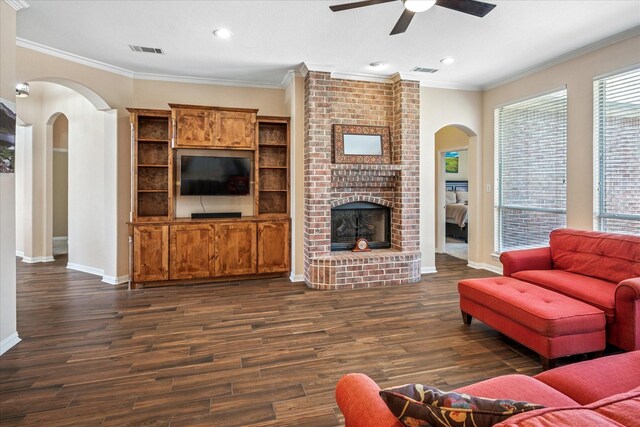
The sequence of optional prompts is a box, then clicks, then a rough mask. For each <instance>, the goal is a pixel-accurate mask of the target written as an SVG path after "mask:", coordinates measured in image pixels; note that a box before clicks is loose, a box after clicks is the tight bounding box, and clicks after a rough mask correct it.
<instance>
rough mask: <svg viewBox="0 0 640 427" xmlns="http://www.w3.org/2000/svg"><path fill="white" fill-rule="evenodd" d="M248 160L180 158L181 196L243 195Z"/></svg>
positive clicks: (247, 182) (248, 173)
mask: <svg viewBox="0 0 640 427" xmlns="http://www.w3.org/2000/svg"><path fill="white" fill-rule="evenodd" d="M250 179H251V160H250V159H248V158H245V157H210V156H182V157H181V160H180V195H181V196H246V195H248V194H250V190H251V184H250Z"/></svg>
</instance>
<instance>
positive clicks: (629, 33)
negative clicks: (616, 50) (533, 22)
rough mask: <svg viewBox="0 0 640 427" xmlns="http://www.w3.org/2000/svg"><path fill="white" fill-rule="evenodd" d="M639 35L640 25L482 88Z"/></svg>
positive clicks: (538, 70) (507, 81)
mask: <svg viewBox="0 0 640 427" xmlns="http://www.w3.org/2000/svg"><path fill="white" fill-rule="evenodd" d="M637 35H640V25H638V26H636V27H633V28H631V29H629V30H626V31H623V32H621V33H618V34H615V35H613V36H611V37H607V38H606V39H603V40H600V41H597V42H595V43H591V44H589V45H586V46H583V47H581V48H578V49H576V50H572V51H571V52H569V53H566V54H564V55H560V56H558V57H556V58H553V59H551V60H549V61H546V62H543V63H542V64H538V65H535V66H533V67H531V68H528V69H526V70H523V71H519V72H517V73H515V74H511V75H510V76H507V77H505V78H502V79H500V80H496V81H494V82H491V83H489V84H487V85H484V86H483V87H482V90H490V89H495V88H497V87H499V86H502V85H505V84H507V83H511V82H514V81H516V80H520V79H522V78H524V77H527V76H530V75H532V74H535V73H537V72H540V71H542V70H545V69H547V68H551V67H553V66H554V65H558V64H561V63H563V62H565V61H568V60H570V59H574V58H577V57H579V56H582V55H585V54H587V53H590V52H593V51H595V50H598V49H601V48H603V47H606V46H609V45H612V44H614V43H617V42H620V41H622V40H626V39H629V38H631V37H635V36H637Z"/></svg>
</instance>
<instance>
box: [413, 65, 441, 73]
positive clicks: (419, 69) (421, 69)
mask: <svg viewBox="0 0 640 427" xmlns="http://www.w3.org/2000/svg"><path fill="white" fill-rule="evenodd" d="M411 71H417V72H418V73H432V74H433V73H435V72H436V71H438V70H436V69H435V68H424V67H414V68H412V69H411Z"/></svg>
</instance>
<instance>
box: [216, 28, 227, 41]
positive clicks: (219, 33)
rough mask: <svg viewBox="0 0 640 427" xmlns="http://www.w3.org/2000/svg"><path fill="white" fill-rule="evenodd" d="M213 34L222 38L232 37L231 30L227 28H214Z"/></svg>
mask: <svg viewBox="0 0 640 427" xmlns="http://www.w3.org/2000/svg"><path fill="white" fill-rule="evenodd" d="M213 35H214V36H216V37H219V38H221V39H228V38H230V37H231V31H229V30H227V29H226V28H218V29H217V30H213Z"/></svg>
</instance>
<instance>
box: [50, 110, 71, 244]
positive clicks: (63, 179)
mask: <svg viewBox="0 0 640 427" xmlns="http://www.w3.org/2000/svg"><path fill="white" fill-rule="evenodd" d="M68 139H69V120H67V116H65V115H64V114H60V115H59V116H58V117H57V118H56V120H55V121H54V122H53V237H67V233H68V220H67V216H68V206H69V195H68V191H67V190H68V184H67V182H68V170H69V155H68V150H67V148H68V147H69V141H68Z"/></svg>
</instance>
